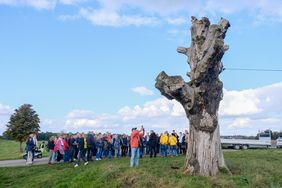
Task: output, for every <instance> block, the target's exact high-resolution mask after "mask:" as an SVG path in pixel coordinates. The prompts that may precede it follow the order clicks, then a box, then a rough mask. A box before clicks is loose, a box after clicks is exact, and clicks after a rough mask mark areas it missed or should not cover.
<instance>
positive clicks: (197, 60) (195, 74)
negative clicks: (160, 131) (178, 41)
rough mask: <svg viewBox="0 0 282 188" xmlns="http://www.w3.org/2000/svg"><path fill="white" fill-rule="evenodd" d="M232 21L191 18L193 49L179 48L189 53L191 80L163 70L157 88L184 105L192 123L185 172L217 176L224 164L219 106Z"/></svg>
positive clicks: (183, 52)
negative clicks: (215, 22)
mask: <svg viewBox="0 0 282 188" xmlns="http://www.w3.org/2000/svg"><path fill="white" fill-rule="evenodd" d="M229 26H230V24H229V22H228V21H227V20H225V19H221V20H220V22H219V23H218V24H212V25H211V24H210V21H209V19H208V18H205V17H204V18H202V19H201V20H197V19H196V18H195V17H192V27H191V36H192V42H191V46H190V48H184V47H179V48H177V51H178V52H179V53H182V54H185V55H187V56H188V64H189V65H190V69H191V70H190V72H189V73H187V75H188V76H189V77H190V80H191V81H190V82H185V81H184V80H183V79H182V77H181V76H168V75H167V74H166V73H165V72H161V73H160V74H159V75H158V77H157V78H156V88H158V89H159V90H160V92H161V93H162V95H164V96H165V97H166V98H168V99H170V100H171V99H175V100H177V101H178V102H180V103H181V104H182V106H183V107H184V110H185V112H186V115H187V118H188V119H189V123H190V134H189V143H188V150H187V154H186V165H185V171H186V172H187V173H189V174H192V175H202V176H214V175H216V174H217V173H218V171H219V168H221V167H225V162H224V158H223V153H222V150H221V143H220V135H219V125H218V108H219V103H220V101H221V99H222V96H223V93H222V88H223V83H222V82H221V81H220V80H219V74H220V73H221V71H222V70H223V65H222V63H221V58H222V56H223V54H224V52H225V51H226V50H228V46H227V45H224V38H225V33H226V31H227V29H228V27H229Z"/></svg>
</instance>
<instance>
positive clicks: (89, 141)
mask: <svg viewBox="0 0 282 188" xmlns="http://www.w3.org/2000/svg"><path fill="white" fill-rule="evenodd" d="M86 142H87V161H93V159H92V157H93V155H94V147H95V146H94V145H95V142H94V135H93V133H92V132H89V133H88V134H87V139H86Z"/></svg>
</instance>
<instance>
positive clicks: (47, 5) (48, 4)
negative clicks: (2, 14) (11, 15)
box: [0, 0, 57, 10]
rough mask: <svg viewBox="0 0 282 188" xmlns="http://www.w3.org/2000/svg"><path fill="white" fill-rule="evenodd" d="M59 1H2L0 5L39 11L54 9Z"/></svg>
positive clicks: (0, 0)
mask: <svg viewBox="0 0 282 188" xmlns="http://www.w3.org/2000/svg"><path fill="white" fill-rule="evenodd" d="M56 3H57V0H0V5H1V4H3V5H10V6H28V7H33V8H35V9H37V10H42V9H53V8H54V7H55V6H56Z"/></svg>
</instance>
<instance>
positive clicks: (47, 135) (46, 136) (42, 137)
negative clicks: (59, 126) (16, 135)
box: [37, 132, 59, 140]
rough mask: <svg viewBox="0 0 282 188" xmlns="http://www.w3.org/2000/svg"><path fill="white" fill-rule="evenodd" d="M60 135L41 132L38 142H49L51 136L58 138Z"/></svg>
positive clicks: (38, 135)
mask: <svg viewBox="0 0 282 188" xmlns="http://www.w3.org/2000/svg"><path fill="white" fill-rule="evenodd" d="M57 135H59V133H52V132H41V133H38V134H37V140H49V139H50V138H51V136H57Z"/></svg>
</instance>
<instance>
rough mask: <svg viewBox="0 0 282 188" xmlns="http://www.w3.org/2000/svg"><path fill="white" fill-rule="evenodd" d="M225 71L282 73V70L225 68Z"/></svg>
mask: <svg viewBox="0 0 282 188" xmlns="http://www.w3.org/2000/svg"><path fill="white" fill-rule="evenodd" d="M223 70H231V71H260V72H262V71H264V72H282V69H249V68H223Z"/></svg>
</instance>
